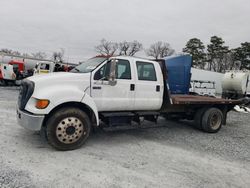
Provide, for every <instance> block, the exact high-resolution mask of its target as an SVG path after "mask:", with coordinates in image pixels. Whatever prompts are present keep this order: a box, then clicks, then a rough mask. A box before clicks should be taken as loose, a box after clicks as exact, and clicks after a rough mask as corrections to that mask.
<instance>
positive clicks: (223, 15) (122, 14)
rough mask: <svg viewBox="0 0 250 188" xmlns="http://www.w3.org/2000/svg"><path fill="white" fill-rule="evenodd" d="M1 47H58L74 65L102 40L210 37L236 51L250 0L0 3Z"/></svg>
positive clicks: (246, 30)
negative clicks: (216, 36)
mask: <svg viewBox="0 0 250 188" xmlns="http://www.w3.org/2000/svg"><path fill="white" fill-rule="evenodd" d="M0 3H1V4H0V7H1V8H0V48H11V49H14V50H19V51H21V52H27V53H31V52H36V51H44V52H46V53H47V54H49V55H51V54H52V52H53V51H58V50H60V48H63V49H64V50H65V57H66V59H67V58H69V60H70V61H73V62H78V61H81V60H85V59H87V58H89V57H91V56H94V55H95V51H94V46H96V45H97V44H98V43H99V41H100V40H101V39H102V38H105V39H107V40H111V41H123V40H128V41H131V40H138V41H140V42H141V43H142V44H143V46H144V47H145V48H147V47H148V46H149V45H150V44H152V43H154V42H156V41H159V40H160V41H165V42H169V43H170V44H171V46H172V47H173V48H174V49H175V50H176V51H177V52H180V51H181V50H182V48H183V47H184V46H185V44H186V42H187V40H188V39H190V38H192V37H198V38H200V39H201V40H202V41H203V42H204V43H205V44H207V43H208V42H209V39H210V37H211V36H213V35H218V36H221V37H222V38H223V39H224V40H225V41H226V45H228V46H230V47H231V48H234V47H237V46H239V45H240V43H241V42H245V41H250V0H123V1H122V0H0Z"/></svg>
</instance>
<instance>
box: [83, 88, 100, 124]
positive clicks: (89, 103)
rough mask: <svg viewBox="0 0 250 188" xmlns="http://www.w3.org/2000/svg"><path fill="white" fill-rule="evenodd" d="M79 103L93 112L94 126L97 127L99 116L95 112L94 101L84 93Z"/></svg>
mask: <svg viewBox="0 0 250 188" xmlns="http://www.w3.org/2000/svg"><path fill="white" fill-rule="evenodd" d="M81 102H82V103H84V104H86V105H87V106H88V107H89V108H90V109H91V110H92V111H93V112H94V114H95V118H96V124H97V126H98V125H99V115H98V110H97V107H96V104H95V101H94V100H93V98H92V97H90V96H89V95H88V94H87V93H85V94H84V97H83V99H82V101H81Z"/></svg>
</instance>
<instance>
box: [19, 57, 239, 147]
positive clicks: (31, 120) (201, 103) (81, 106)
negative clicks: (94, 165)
mask: <svg viewBox="0 0 250 188" xmlns="http://www.w3.org/2000/svg"><path fill="white" fill-rule="evenodd" d="M161 66H162V65H160V64H159V63H158V62H156V61H150V60H147V59H143V58H135V57H128V56H117V57H110V58H105V57H95V58H92V59H89V60H88V61H86V62H85V63H82V64H81V65H79V66H77V67H75V68H74V69H72V71H71V72H69V73H65V72H57V73H51V74H47V75H36V76H32V77H29V78H27V79H25V80H24V81H23V82H22V84H21V88H20V94H19V98H18V106H17V120H18V122H19V124H20V125H21V126H23V127H25V128H27V129H30V130H34V131H43V132H44V133H45V135H46V138H47V139H48V142H49V144H50V145H52V146H53V147H55V148H56V149H59V150H72V149H76V148H79V147H80V146H81V145H83V144H84V142H85V141H86V140H87V138H88V136H89V134H90V131H91V129H92V128H94V127H98V126H114V125H117V124H129V123H131V122H132V121H134V122H136V123H138V124H140V123H141V120H142V119H144V120H148V121H152V122H156V121H157V117H158V116H159V115H160V114H164V115H169V114H170V115H172V114H174V115H176V114H177V115H179V116H182V117H184V118H189V119H195V120H196V123H197V125H199V127H202V129H203V130H204V131H206V132H211V133H214V132H217V131H218V130H219V129H220V128H221V125H222V124H223V123H225V119H226V113H227V112H228V111H229V110H230V109H231V108H233V106H234V105H235V104H238V103H240V101H228V100H220V99H211V98H209V97H200V96H199V97H198V98H197V97H195V96H188V95H174V94H171V93H170V92H169V91H170V90H169V86H168V83H167V80H166V77H165V76H164V75H165V72H164V71H165V69H162V68H161ZM100 122H102V123H100Z"/></svg>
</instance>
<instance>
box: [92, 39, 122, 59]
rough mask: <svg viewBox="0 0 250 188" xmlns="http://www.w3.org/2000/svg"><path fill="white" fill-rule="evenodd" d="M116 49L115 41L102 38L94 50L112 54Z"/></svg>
mask: <svg viewBox="0 0 250 188" xmlns="http://www.w3.org/2000/svg"><path fill="white" fill-rule="evenodd" d="M117 49H118V44H117V43H115V42H110V41H107V40H106V39H102V40H101V43H100V44H99V45H98V46H96V47H95V51H96V52H97V53H99V54H100V55H107V56H112V55H114V54H115V52H116V51H117Z"/></svg>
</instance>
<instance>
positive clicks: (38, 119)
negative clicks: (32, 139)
mask: <svg viewBox="0 0 250 188" xmlns="http://www.w3.org/2000/svg"><path fill="white" fill-rule="evenodd" d="M44 118H45V116H44V115H34V114H31V113H28V112H24V111H21V110H19V109H18V110H17V122H18V124H19V125H21V126H22V127H24V128H26V129H29V130H32V131H40V130H41V128H42V124H43V120H44Z"/></svg>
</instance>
